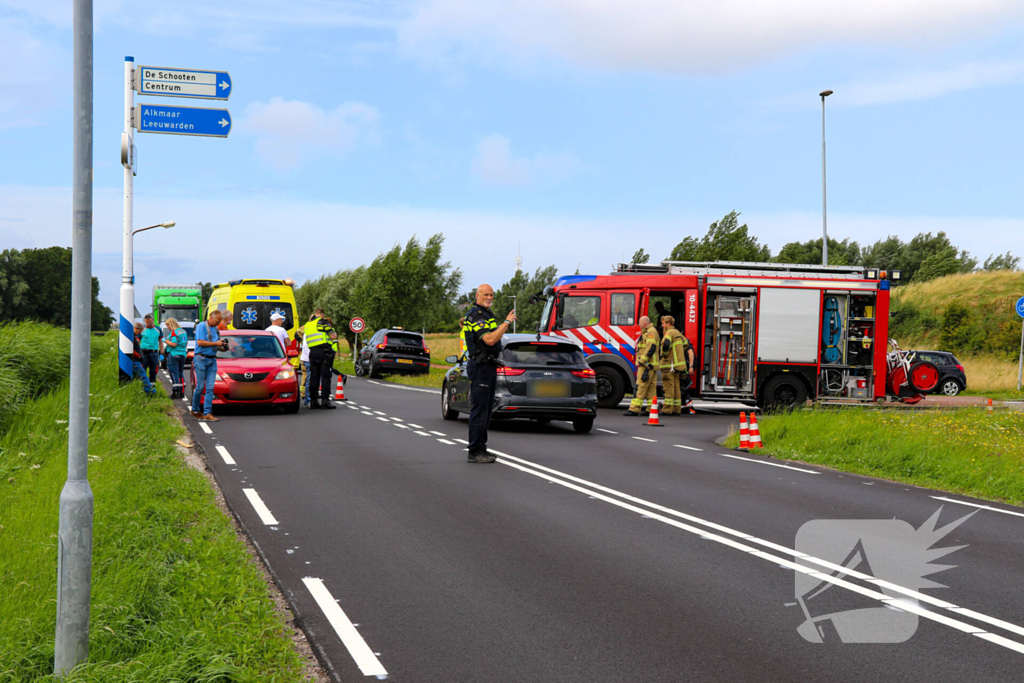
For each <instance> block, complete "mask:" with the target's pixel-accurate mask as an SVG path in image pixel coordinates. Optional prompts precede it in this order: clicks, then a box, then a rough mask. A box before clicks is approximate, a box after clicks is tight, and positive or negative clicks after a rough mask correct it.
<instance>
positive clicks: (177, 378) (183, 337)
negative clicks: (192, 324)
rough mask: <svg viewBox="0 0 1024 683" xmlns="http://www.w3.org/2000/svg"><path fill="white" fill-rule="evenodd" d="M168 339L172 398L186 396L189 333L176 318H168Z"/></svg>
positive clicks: (168, 366) (168, 365) (168, 367)
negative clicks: (186, 360)
mask: <svg viewBox="0 0 1024 683" xmlns="http://www.w3.org/2000/svg"><path fill="white" fill-rule="evenodd" d="M165 322H166V323H167V338H166V339H165V340H164V345H165V346H166V347H167V372H168V373H170V375H171V387H172V389H171V398H184V396H185V356H187V355H188V333H187V332H186V331H185V330H183V329H181V325H179V324H178V321H177V320H175V319H174V318H168V319H167V320H166V321H165Z"/></svg>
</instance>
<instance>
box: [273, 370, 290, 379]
mask: <svg viewBox="0 0 1024 683" xmlns="http://www.w3.org/2000/svg"><path fill="white" fill-rule="evenodd" d="M294 376H295V371H294V370H282V371H281V372H279V373H277V377H275V378H274V379H275V380H278V379H291V378H292V377H294Z"/></svg>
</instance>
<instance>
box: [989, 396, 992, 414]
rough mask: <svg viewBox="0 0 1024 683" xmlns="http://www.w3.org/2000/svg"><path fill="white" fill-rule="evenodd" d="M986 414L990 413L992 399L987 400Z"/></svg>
mask: <svg viewBox="0 0 1024 683" xmlns="http://www.w3.org/2000/svg"><path fill="white" fill-rule="evenodd" d="M988 412H990V413H991V412H992V399H989V400H988Z"/></svg>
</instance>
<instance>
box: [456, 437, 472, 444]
mask: <svg viewBox="0 0 1024 683" xmlns="http://www.w3.org/2000/svg"><path fill="white" fill-rule="evenodd" d="M452 438H453V439H454V438H455V437H452ZM455 440H456V441H458V442H459V443H461V444H465V445H466V446H468V445H469V442H468V441H466V440H465V439H455Z"/></svg>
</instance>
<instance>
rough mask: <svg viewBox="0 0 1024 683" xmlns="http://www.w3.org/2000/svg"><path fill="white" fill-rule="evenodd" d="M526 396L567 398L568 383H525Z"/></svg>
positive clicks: (556, 381) (541, 381)
mask: <svg viewBox="0 0 1024 683" xmlns="http://www.w3.org/2000/svg"><path fill="white" fill-rule="evenodd" d="M526 395H527V396H529V397H530V398H568V397H569V383H568V382H563V381H561V380H544V379H538V380H534V381H532V382H529V383H527V385H526Z"/></svg>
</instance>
